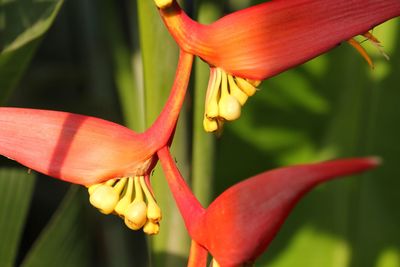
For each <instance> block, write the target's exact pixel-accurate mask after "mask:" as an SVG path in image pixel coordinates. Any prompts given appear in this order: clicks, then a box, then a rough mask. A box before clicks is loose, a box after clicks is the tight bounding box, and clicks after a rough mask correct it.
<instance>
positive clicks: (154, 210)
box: [147, 201, 162, 222]
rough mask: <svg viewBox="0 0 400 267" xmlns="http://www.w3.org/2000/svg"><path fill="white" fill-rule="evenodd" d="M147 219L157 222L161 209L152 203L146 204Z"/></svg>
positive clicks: (159, 219)
mask: <svg viewBox="0 0 400 267" xmlns="http://www.w3.org/2000/svg"><path fill="white" fill-rule="evenodd" d="M147 219H149V220H150V221H152V222H159V221H161V219H162V215H161V209H160V207H159V206H158V205H157V203H155V202H154V201H149V203H147Z"/></svg>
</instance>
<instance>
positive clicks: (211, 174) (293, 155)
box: [0, 0, 400, 267]
mask: <svg viewBox="0 0 400 267" xmlns="http://www.w3.org/2000/svg"><path fill="white" fill-rule="evenodd" d="M256 2H260V1H253V2H252V1H241V2H240V3H238V2H237V1H230V5H227V4H226V5H223V6H221V5H218V4H216V3H215V2H214V1H211V0H208V1H206V0H204V1H200V0H199V1H197V2H195V3H191V2H189V1H188V2H187V3H188V6H187V8H188V10H191V11H192V13H193V16H195V17H198V18H199V20H201V21H204V22H209V21H212V20H214V19H215V18H217V17H219V16H220V15H221V14H223V13H224V12H229V11H230V10H236V9H239V8H243V7H246V6H249V5H251V4H253V3H256ZM61 6H62V8H61ZM60 8H61V10H60ZM59 11H60V12H59ZM58 13H59V14H58ZM57 14H58V15H57ZM56 15H57V18H56V20H55V21H54V25H53V26H52V28H51V29H50V30H49V32H48V33H47V35H46V36H45V37H44V34H45V33H46V31H48V29H49V27H50V25H51V24H52V23H53V20H54V18H55V17H56ZM399 33H400V20H399V19H395V20H392V21H390V22H388V23H385V24H384V25H381V26H379V27H376V28H375V29H374V34H375V35H376V36H377V37H378V38H379V39H380V40H381V41H382V43H383V45H384V46H385V47H384V49H385V51H386V52H387V53H388V54H389V55H390V57H391V60H390V61H385V59H384V58H383V57H382V56H381V55H380V54H379V53H377V51H376V50H374V49H373V48H372V47H368V45H367V44H365V46H367V49H368V51H369V52H370V53H371V55H372V56H373V59H374V61H375V63H376V69H375V70H370V69H369V67H368V65H367V64H366V63H365V62H364V61H363V59H362V58H361V57H360V56H359V55H358V54H357V53H356V52H355V51H354V50H353V48H351V47H350V46H348V45H346V44H343V45H342V46H339V47H338V48H336V49H334V50H333V51H331V52H329V53H328V54H326V55H324V56H321V57H318V58H317V59H314V60H312V61H310V62H308V63H306V64H304V65H302V66H299V67H297V68H295V69H292V70H289V71H287V72H285V73H283V74H281V75H279V76H277V77H274V78H271V79H269V80H267V81H265V82H264V83H263V84H262V86H261V90H260V91H259V92H258V93H257V94H256V96H254V97H252V98H251V99H250V100H249V102H248V104H246V106H245V107H244V109H243V112H242V117H241V118H240V120H238V121H237V122H234V123H229V124H227V125H226V127H225V131H224V133H223V135H222V137H221V138H215V137H213V136H211V135H206V134H205V133H204V132H202V130H201V124H202V118H201V114H202V113H203V110H202V108H203V107H202V103H203V101H204V100H203V97H204V92H205V89H206V85H207V79H208V67H207V65H206V64H205V63H204V62H202V61H197V62H196V64H195V69H194V71H193V75H192V85H191V92H190V93H189V95H188V98H187V104H186V106H185V108H184V109H185V110H184V112H183V113H182V116H181V118H180V122H179V125H178V128H177V133H176V137H175V140H174V156H175V157H176V161H177V162H178V165H179V168H180V169H181V171H182V173H183V174H184V176H185V177H186V178H187V179H188V182H190V183H191V184H192V185H193V187H194V191H195V192H196V194H197V195H198V196H199V198H200V199H201V201H202V203H204V204H207V203H209V202H210V201H211V200H212V199H213V198H214V197H215V196H216V195H218V194H219V193H220V192H222V191H223V190H225V189H226V188H227V187H229V186H230V185H232V184H234V183H235V182H237V181H239V180H242V179H244V178H247V177H250V176H252V175H254V174H257V173H259V172H261V171H264V170H267V169H271V168H275V167H278V166H282V165H288V164H295V163H302V162H313V161H320V160H325V159H331V158H337V157H353V156H362V155H378V156H381V157H382V158H383V159H384V164H383V166H382V167H381V168H379V169H378V170H376V171H374V172H371V173H368V174H366V175H363V176H357V177H353V178H349V179H346V180H339V181H335V182H331V183H329V184H326V185H324V186H320V187H318V188H317V189H316V190H314V191H312V192H311V193H309V194H308V195H307V196H306V198H305V199H304V200H302V201H301V202H300V204H299V205H298V206H297V207H296V208H295V209H294V212H293V213H292V214H291V216H290V217H289V219H288V221H287V222H286V224H285V225H284V227H283V228H282V230H281V231H280V233H279V234H278V236H277V238H276V239H275V241H274V242H273V243H272V244H271V246H270V248H269V250H268V251H267V252H266V253H265V254H264V255H263V258H262V259H260V261H259V262H258V263H257V264H256V266H274V267H278V266H279V267H287V266H308V267H313V266H315V267H320V266H332V267H347V266H352V267H353V266H354V267H400V228H399V225H400V212H399V208H398V204H399V203H400V195H399V194H398V192H397V191H398V188H399V185H400V181H399V180H398V177H400V170H399V169H398V168H397V166H398V164H399V160H400V159H399V156H398V155H399V154H400V144H399V141H398V137H399V136H400V118H399V114H400V105H398V103H397V102H398V99H400V91H399V90H398V81H399V79H398V77H399V74H400V38H399V36H400V34H399ZM39 44H40V45H39ZM363 45H364V44H363ZM36 50H37V51H36ZM0 51H1V54H0V103H2V104H3V105H9V106H23V107H36V108H46V109H57V110H67V111H70V112H75V113H82V114H87V115H95V116H99V117H102V118H105V119H108V120H112V121H116V122H119V123H125V124H126V125H128V126H129V127H131V128H132V129H134V130H136V131H141V130H143V129H144V128H145V127H146V126H149V125H150V124H151V122H152V121H153V120H154V119H155V117H156V116H157V114H158V113H159V112H160V110H161V108H162V106H163V103H165V99H166V97H167V96H168V93H169V90H170V87H171V84H172V80H173V77H174V72H175V65H176V62H177V46H176V45H175V43H174V42H173V40H172V38H171V37H169V35H168V33H167V31H166V29H165V28H164V26H163V25H162V22H161V20H160V18H159V17H158V15H157V12H156V8H155V7H154V5H153V3H152V1H142V0H140V1H135V0H125V1H112V0H105V1H93V0H82V1H74V0H70V1H67V2H66V3H64V4H63V2H62V1H56V0H52V1H50V0H49V1H25V0H7V1H5V0H3V1H1V2H0ZM35 52H36V53H35ZM29 62H30V65H29V66H28V63H29ZM22 74H24V75H23V76H22ZM21 76H22V78H21ZM18 81H19V83H17V82H18ZM11 90H12V93H11V94H10V92H11ZM0 164H1V165H0V167H1V168H0V233H2V234H1V238H0V266H4V267H7V266H18V265H21V264H22V265H23V266H100V267H101V266H104V267H105V266H107V267H108V266H116V267H117V266H118V267H123V266H150V265H151V266H184V265H185V264H186V257H187V255H188V252H189V243H188V237H187V234H186V231H185V229H184V226H183V224H182V220H181V218H180V215H179V213H178V212H177V210H176V207H175V205H174V203H173V201H172V198H171V194H170V193H169V191H168V189H167V186H166V184H165V181H164V178H163V174H162V172H161V171H160V170H159V169H156V171H155V175H154V176H153V177H152V183H153V185H154V188H155V192H156V194H157V196H158V200H159V201H160V204H161V206H162V208H163V211H164V219H163V222H162V225H161V234H160V235H159V236H157V237H151V238H149V239H146V238H145V237H144V235H143V234H142V233H140V232H132V231H129V230H127V229H126V228H125V227H124V226H123V223H122V222H121V221H120V220H119V219H118V218H116V217H113V216H103V215H101V214H98V212H97V211H95V210H94V209H92V208H89V205H88V204H87V201H86V199H87V198H88V197H87V194H86V193H85V192H84V190H82V189H79V188H78V187H75V186H72V188H71V189H69V188H68V186H67V185H66V184H64V183H62V182H59V181H54V180H53V179H52V178H48V177H44V176H42V175H39V174H38V175H35V174H27V173H26V170H24V169H23V168H20V167H18V165H17V164H14V163H12V162H10V161H9V160H6V159H1V161H0ZM36 176H38V178H37V179H36ZM35 184H36V186H34V185H35ZM64 196H65V198H64ZM63 198H64V200H62V199H63ZM29 203H30V206H29ZM254 205H257V203H254ZM254 219H255V220H256V219H257V218H254ZM233 234H234V233H233ZM148 240H150V242H148Z"/></svg>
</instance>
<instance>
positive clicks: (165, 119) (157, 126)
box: [146, 50, 193, 149]
mask: <svg viewBox="0 0 400 267" xmlns="http://www.w3.org/2000/svg"><path fill="white" fill-rule="evenodd" d="M192 64H193V55H191V54H189V53H187V52H185V51H183V50H181V51H180V55H179V61H178V66H177V70H176V73H175V80H174V84H173V86H172V89H171V93H170V95H169V97H168V100H167V103H166V104H165V106H164V108H163V110H162V111H161V114H160V115H159V116H158V117H157V119H156V121H155V122H154V123H153V125H152V126H151V127H150V128H149V129H148V130H147V131H146V134H148V135H149V136H152V138H148V140H146V142H149V143H156V144H157V145H155V146H156V147H157V149H158V148H161V147H162V146H165V145H166V144H167V142H168V140H169V139H170V136H171V134H172V132H173V130H174V128H175V124H176V121H177V119H178V116H179V112H180V111H181V108H182V104H183V101H184V100H185V95H186V91H187V87H188V83H189V80H190V72H191V69H192Z"/></svg>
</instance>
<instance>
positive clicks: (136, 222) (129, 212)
mask: <svg viewBox="0 0 400 267" xmlns="http://www.w3.org/2000/svg"><path fill="white" fill-rule="evenodd" d="M146 214H147V206H146V203H144V201H140V200H134V201H133V202H132V203H131V204H129V206H128V207H127V209H126V211H125V214H124V215H125V224H126V226H128V227H129V228H130V229H132V230H139V229H140V228H142V227H143V225H144V224H145V223H146V221H147V217H146Z"/></svg>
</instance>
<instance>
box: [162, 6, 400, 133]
mask: <svg viewBox="0 0 400 267" xmlns="http://www.w3.org/2000/svg"><path fill="white" fill-rule="evenodd" d="M155 2H156V5H157V6H158V7H159V8H160V14H161V17H162V18H163V20H164V22H165V24H166V26H167V28H168V30H169V31H170V33H171V34H172V36H173V37H174V38H175V40H176V42H177V43H178V45H179V46H180V48H181V49H183V50H184V51H186V52H188V53H191V54H193V55H197V56H199V57H200V58H202V59H203V60H204V61H206V62H207V63H208V64H209V65H210V68H211V74H210V80H209V84H208V89H207V98H206V103H205V114H204V127H205V130H206V131H215V130H218V129H219V128H220V127H221V125H222V122H223V121H230V120H234V119H236V118H238V117H239V116H240V109H241V106H242V105H243V104H244V103H245V102H246V100H247V98H248V97H249V96H251V95H253V94H254V93H255V92H256V87H257V86H258V85H259V84H260V81H262V80H264V79H266V78H269V77H271V76H274V75H276V74H278V73H280V72H282V71H285V70H287V69H289V68H292V67H294V66H297V65H299V64H302V63H304V62H306V61H308V60H310V59H312V58H314V57H316V56H318V55H320V54H322V53H325V52H327V51H328V50H330V49H332V48H334V47H335V46H337V45H338V44H340V43H341V42H343V41H348V40H349V42H350V44H352V45H353V46H355V47H356V48H357V50H358V51H359V52H360V53H361V54H362V55H363V56H364V57H365V58H366V59H367V60H368V61H370V59H369V57H368V55H367V54H366V52H365V50H363V48H362V47H361V46H360V44H359V43H357V42H356V41H355V40H354V39H352V38H353V37H354V36H356V35H364V36H366V37H367V39H369V40H370V41H372V43H373V44H375V45H378V44H379V41H378V40H377V39H376V38H375V37H374V36H372V35H371V34H370V33H368V31H369V30H370V29H372V28H373V27H374V26H376V25H378V24H380V23H382V22H384V21H386V20H389V19H391V18H393V17H396V16H399V15H400V1H399V0H353V1H347V0H326V1H321V0H291V1H287V0H274V1H269V2H266V3H262V4H259V5H255V6H252V7H249V8H246V9H243V10H240V11H237V12H234V13H232V14H229V15H227V16H224V17H222V18H221V19H219V20H217V21H215V22H214V23H212V24H210V25H202V24H200V23H198V22H196V21H194V20H192V19H190V18H189V17H188V16H187V15H186V14H185V12H184V11H183V10H182V9H181V8H180V7H179V5H178V4H177V2H176V1H175V0H155ZM369 63H370V64H372V63H371V62H369Z"/></svg>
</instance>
